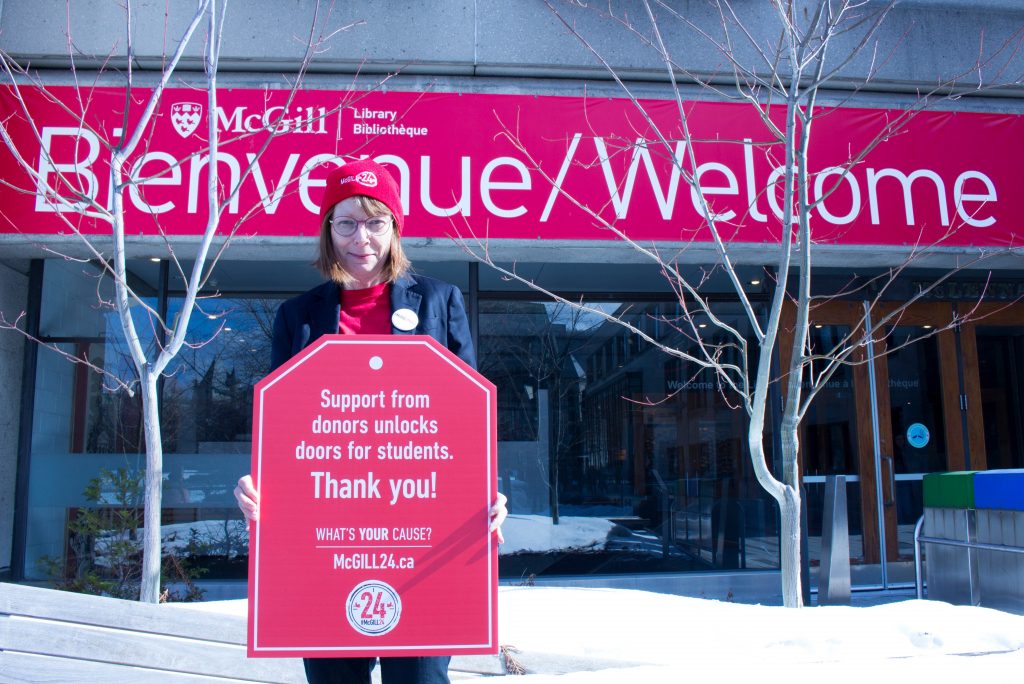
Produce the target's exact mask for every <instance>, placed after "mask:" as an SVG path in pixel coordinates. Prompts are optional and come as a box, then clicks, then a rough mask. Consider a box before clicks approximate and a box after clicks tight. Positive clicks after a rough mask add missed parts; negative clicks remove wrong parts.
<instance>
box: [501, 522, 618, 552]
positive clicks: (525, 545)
mask: <svg viewBox="0 0 1024 684" xmlns="http://www.w3.org/2000/svg"><path fill="white" fill-rule="evenodd" d="M613 527H615V524H614V523H613V522H611V521H610V520H605V519H604V518H589V517H578V516H577V517H572V516H563V517H561V518H560V519H559V524H558V525H552V524H551V517H550V516H545V515H510V516H508V518H506V519H505V522H504V523H503V524H502V526H501V530H502V533H503V534H504V535H505V543H504V544H502V545H501V546H500V547H498V553H500V554H501V555H503V556H504V555H506V554H510V553H522V552H524V551H534V552H544V551H551V550H553V549H557V550H559V551H565V550H567V549H573V550H585V549H592V550H594V549H600V548H603V547H604V545H605V542H607V541H608V533H609V532H610V531H611V530H612V528H613Z"/></svg>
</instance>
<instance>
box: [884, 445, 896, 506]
mask: <svg viewBox="0 0 1024 684" xmlns="http://www.w3.org/2000/svg"><path fill="white" fill-rule="evenodd" d="M882 460H883V461H885V462H887V463H888V464H889V477H888V478H886V479H887V484H888V485H889V487H888V491H887V492H885V493H883V496H882V503H883V504H884V505H886V506H892V505H893V504H894V503H896V461H895V460H894V459H893V457H892V456H882Z"/></svg>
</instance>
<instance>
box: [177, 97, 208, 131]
mask: <svg viewBox="0 0 1024 684" xmlns="http://www.w3.org/2000/svg"><path fill="white" fill-rule="evenodd" d="M202 118H203V105H202V104H200V103H198V102H175V103H174V104H172V105H171V123H172V124H173V125H174V130H176V131H177V132H178V135H180V136H181V137H182V138H187V137H188V136H190V135H192V134H193V133H195V130H196V129H197V128H199V122H200V121H202Z"/></svg>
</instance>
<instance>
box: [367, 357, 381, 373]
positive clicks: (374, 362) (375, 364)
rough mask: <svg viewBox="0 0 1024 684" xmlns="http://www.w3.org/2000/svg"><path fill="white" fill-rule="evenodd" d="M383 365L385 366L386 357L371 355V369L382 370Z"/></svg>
mask: <svg viewBox="0 0 1024 684" xmlns="http://www.w3.org/2000/svg"><path fill="white" fill-rule="evenodd" d="M383 367H384V359H382V358H380V357H379V356H371V357H370V368H371V369H373V370H380V369H381V368H383Z"/></svg>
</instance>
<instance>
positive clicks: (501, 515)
mask: <svg viewBox="0 0 1024 684" xmlns="http://www.w3.org/2000/svg"><path fill="white" fill-rule="evenodd" d="M506 503H508V497H507V496H505V495H504V494H502V493H501V492H498V496H497V498H496V499H495V500H494V503H493V504H492V505H491V510H490V517H491V526H490V527H489V528H488V529H487V531H488V532H497V533H498V543H499V544H502V543H504V542H505V536H504V535H503V534H502V533H501V523H503V522H505V518H507V517H508V506H506Z"/></svg>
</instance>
